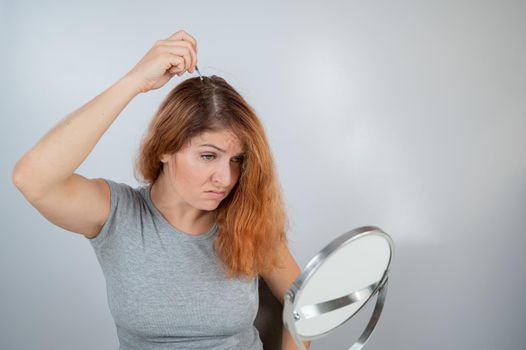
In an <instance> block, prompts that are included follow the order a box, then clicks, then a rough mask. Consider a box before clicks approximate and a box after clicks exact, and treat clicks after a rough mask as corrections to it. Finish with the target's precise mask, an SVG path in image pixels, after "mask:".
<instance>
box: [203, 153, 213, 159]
mask: <svg viewBox="0 0 526 350" xmlns="http://www.w3.org/2000/svg"><path fill="white" fill-rule="evenodd" d="M214 157H215V155H213V154H201V158H202V159H204V160H212V159H214Z"/></svg>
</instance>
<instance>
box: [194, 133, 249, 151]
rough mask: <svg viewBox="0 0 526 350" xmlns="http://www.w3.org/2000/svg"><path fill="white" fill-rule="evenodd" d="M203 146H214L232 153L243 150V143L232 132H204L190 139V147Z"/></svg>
mask: <svg viewBox="0 0 526 350" xmlns="http://www.w3.org/2000/svg"><path fill="white" fill-rule="evenodd" d="M203 144H212V145H215V146H218V147H220V148H222V149H225V150H229V151H231V152H240V151H242V150H243V143H242V142H241V140H240V139H239V137H237V136H236V134H235V133H233V132H232V131H231V130H228V129H222V130H217V131H204V132H202V133H201V134H199V135H196V136H194V137H193V138H192V139H190V141H189V143H188V146H189V147H191V148H198V147H200V146H201V145H203Z"/></svg>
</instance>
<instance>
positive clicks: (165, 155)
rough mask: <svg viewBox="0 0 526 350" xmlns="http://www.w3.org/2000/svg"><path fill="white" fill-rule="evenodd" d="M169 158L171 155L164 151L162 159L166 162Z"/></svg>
mask: <svg viewBox="0 0 526 350" xmlns="http://www.w3.org/2000/svg"><path fill="white" fill-rule="evenodd" d="M169 159H170V156H169V155H168V154H166V153H164V154H163V155H161V159H160V160H161V162H163V163H166V162H168V160H169Z"/></svg>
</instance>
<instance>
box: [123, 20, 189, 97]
mask: <svg viewBox="0 0 526 350" xmlns="http://www.w3.org/2000/svg"><path fill="white" fill-rule="evenodd" d="M196 64H197V43H196V41H195V39H194V38H193V37H192V36H191V35H190V34H188V33H187V32H185V31H184V30H180V31H178V32H176V33H175V34H173V35H172V36H170V37H168V38H167V39H165V40H158V41H156V42H155V44H154V45H153V47H152V48H151V49H150V50H149V51H148V52H147V53H146V55H145V56H144V57H143V58H142V59H141V60H140V61H139V63H137V64H136V65H135V67H133V69H132V70H130V71H129V72H128V73H127V74H126V77H128V78H131V81H133V82H134V83H136V84H137V88H138V89H139V92H147V91H150V90H154V89H158V88H160V87H161V86H163V85H164V84H166V83H167V82H168V80H170V79H171V78H172V77H173V76H174V75H175V74H177V75H178V76H181V75H182V74H183V73H184V72H186V71H188V72H190V73H192V72H193V71H194V69H195V66H196Z"/></svg>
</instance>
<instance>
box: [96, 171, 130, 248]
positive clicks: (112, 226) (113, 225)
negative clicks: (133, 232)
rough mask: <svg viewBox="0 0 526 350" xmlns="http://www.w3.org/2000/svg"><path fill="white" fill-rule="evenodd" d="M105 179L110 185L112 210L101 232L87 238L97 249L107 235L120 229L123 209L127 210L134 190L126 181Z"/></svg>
mask: <svg viewBox="0 0 526 350" xmlns="http://www.w3.org/2000/svg"><path fill="white" fill-rule="evenodd" d="M103 180H104V181H106V183H107V184H108V185H109V187H110V212H109V215H108V218H107V219H106V222H105V223H104V225H103V226H102V228H101V230H100V232H99V234H98V235H97V236H95V237H94V238H87V239H88V240H89V241H90V243H91V245H92V246H93V247H94V248H95V249H98V248H100V247H101V246H102V245H103V244H104V242H105V241H106V239H107V237H108V236H109V235H111V234H113V233H114V232H115V231H117V230H118V227H119V220H121V219H122V218H121V217H122V215H123V213H124V211H123V210H126V207H127V206H128V204H127V203H128V202H129V200H131V192H132V191H133V189H132V188H131V187H130V186H129V185H127V184H125V183H117V182H115V181H112V180H109V179H105V178H103Z"/></svg>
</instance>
